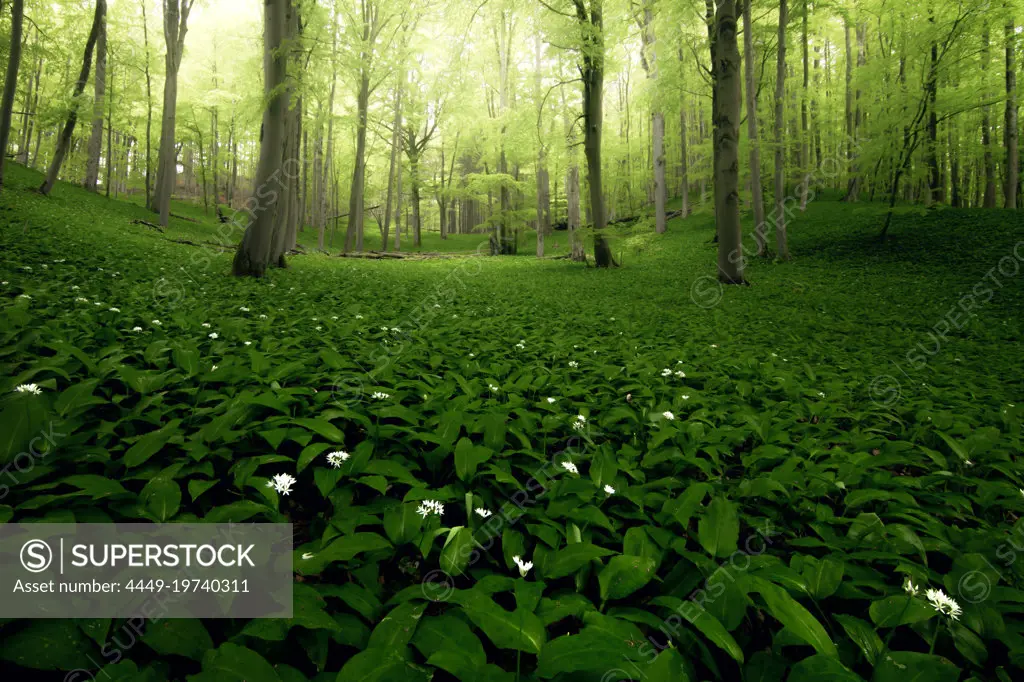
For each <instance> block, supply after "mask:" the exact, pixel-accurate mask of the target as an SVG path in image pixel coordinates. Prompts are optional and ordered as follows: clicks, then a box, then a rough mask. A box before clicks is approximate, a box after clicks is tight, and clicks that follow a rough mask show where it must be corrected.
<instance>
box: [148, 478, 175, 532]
mask: <svg viewBox="0 0 1024 682" xmlns="http://www.w3.org/2000/svg"><path fill="white" fill-rule="evenodd" d="M139 501H140V502H141V503H142V504H143V506H144V507H145V508H146V510H147V511H149V513H150V514H152V515H153V516H154V517H156V519H157V520H158V521H160V522H164V521H167V520H168V519H170V518H172V517H173V516H174V515H175V514H177V513H178V508H179V507H180V506H181V486H180V485H178V482H177V481H175V480H174V479H172V478H166V477H163V476H157V477H155V478H153V479H152V480H150V482H149V483H147V484H146V485H145V487H143V489H142V492H141V493H139Z"/></svg>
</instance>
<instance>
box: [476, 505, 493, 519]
mask: <svg viewBox="0 0 1024 682" xmlns="http://www.w3.org/2000/svg"><path fill="white" fill-rule="evenodd" d="M473 511H475V512H476V514H477V516H479V517H480V518H483V519H486V518H487V517H488V516H490V515H491V514H493V513H494V512H492V511H490V510H488V509H484V508H483V507H477V508H476V509H474V510H473Z"/></svg>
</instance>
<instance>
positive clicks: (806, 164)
mask: <svg viewBox="0 0 1024 682" xmlns="http://www.w3.org/2000/svg"><path fill="white" fill-rule="evenodd" d="M810 9H811V8H810V6H809V2H808V0H804V13H803V17H802V22H801V27H802V29H803V30H802V31H801V33H802V41H801V42H802V44H803V62H804V63H803V66H804V87H803V90H802V91H801V92H800V170H801V171H802V172H803V182H802V183H800V210H801V211H805V210H807V195H808V190H809V189H810V184H811V146H810V126H809V121H808V112H807V106H808V100H809V99H810V93H811V91H810V87H809V86H810V72H809V71H808V68H807V67H808V54H807V15H808V14H809V13H810Z"/></svg>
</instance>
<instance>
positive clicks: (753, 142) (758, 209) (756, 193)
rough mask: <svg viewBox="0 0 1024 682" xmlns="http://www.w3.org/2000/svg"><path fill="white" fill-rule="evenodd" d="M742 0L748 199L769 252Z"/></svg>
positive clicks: (750, 33)
mask: <svg viewBox="0 0 1024 682" xmlns="http://www.w3.org/2000/svg"><path fill="white" fill-rule="evenodd" d="M751 1H752V0H743V68H744V74H745V76H746V81H747V84H746V85H747V92H746V95H747V137H748V138H749V139H750V195H751V196H750V199H751V203H752V204H753V207H754V241H755V242H756V243H757V255H758V256H760V257H764V256H766V255H767V253H768V239H767V236H766V232H765V231H766V229H767V225H766V223H765V216H764V192H763V190H762V188H761V148H760V147H761V143H760V139H759V135H758V130H757V83H756V81H755V78H754V24H753V21H752V20H751V18H750V3H751Z"/></svg>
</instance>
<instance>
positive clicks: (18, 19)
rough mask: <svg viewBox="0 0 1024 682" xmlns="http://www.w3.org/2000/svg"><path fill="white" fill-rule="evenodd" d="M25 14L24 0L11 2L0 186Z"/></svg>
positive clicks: (0, 123) (0, 116) (0, 102)
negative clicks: (9, 47) (9, 46)
mask: <svg viewBox="0 0 1024 682" xmlns="http://www.w3.org/2000/svg"><path fill="white" fill-rule="evenodd" d="M24 16H25V2H24V0H14V2H13V3H12V4H11V53H10V54H9V55H8V57H7V73H6V75H5V76H4V92H3V98H2V99H0V186H3V184H4V163H5V161H6V154H4V153H3V152H4V150H6V149H7V140H8V138H9V137H10V134H11V118H12V116H13V113H14V111H13V110H14V95H15V90H16V89H17V86H18V68H19V67H20V66H21V27H22V23H23V20H24Z"/></svg>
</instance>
